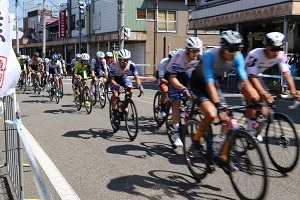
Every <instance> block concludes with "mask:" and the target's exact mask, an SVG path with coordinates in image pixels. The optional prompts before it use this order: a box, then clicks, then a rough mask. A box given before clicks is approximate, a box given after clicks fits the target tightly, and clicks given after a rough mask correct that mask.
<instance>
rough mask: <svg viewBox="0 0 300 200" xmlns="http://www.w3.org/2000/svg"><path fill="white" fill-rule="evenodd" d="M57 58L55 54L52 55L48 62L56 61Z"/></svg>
mask: <svg viewBox="0 0 300 200" xmlns="http://www.w3.org/2000/svg"><path fill="white" fill-rule="evenodd" d="M58 59H59V58H58V55H57V54H52V55H51V56H50V60H51V61H57V60H58Z"/></svg>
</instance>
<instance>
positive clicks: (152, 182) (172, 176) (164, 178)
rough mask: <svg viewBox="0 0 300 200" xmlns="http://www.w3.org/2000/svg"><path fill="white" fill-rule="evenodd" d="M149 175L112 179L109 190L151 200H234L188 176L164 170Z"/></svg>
mask: <svg viewBox="0 0 300 200" xmlns="http://www.w3.org/2000/svg"><path fill="white" fill-rule="evenodd" d="M148 174H149V176H140V175H131V176H123V177H119V178H115V179H112V180H111V181H110V183H108V184H107V188H108V189H110V190H113V191H119V192H126V193H128V194H131V195H136V196H140V197H141V199H151V200H159V199H165V198H170V199H171V198H173V199H176V198H178V197H179V196H180V197H185V198H187V199H233V198H230V197H226V196H223V195H218V194H216V192H218V191H221V189H220V188H217V187H213V186H210V185H205V184H203V185H202V184H201V183H199V182H197V181H195V180H194V179H193V178H192V177H191V176H188V175H186V174H182V173H178V172H174V171H162V170H153V171H150V172H148ZM201 188H205V189H209V190H211V193H208V192H204V193H201ZM145 191H147V192H145Z"/></svg>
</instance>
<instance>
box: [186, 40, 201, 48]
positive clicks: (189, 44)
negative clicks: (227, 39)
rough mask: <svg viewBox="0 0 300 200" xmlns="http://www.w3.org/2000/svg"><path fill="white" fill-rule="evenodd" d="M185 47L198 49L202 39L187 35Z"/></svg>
mask: <svg viewBox="0 0 300 200" xmlns="http://www.w3.org/2000/svg"><path fill="white" fill-rule="evenodd" d="M185 47H186V48H188V49H199V50H200V49H201V48H202V41H201V40H200V39H199V38H197V37H189V38H187V39H186V40H185Z"/></svg>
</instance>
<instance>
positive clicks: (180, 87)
mask: <svg viewBox="0 0 300 200" xmlns="http://www.w3.org/2000/svg"><path fill="white" fill-rule="evenodd" d="M176 76H177V74H171V75H170V83H171V84H172V85H173V86H174V87H175V88H177V89H178V90H180V91H182V90H183V89H184V88H185V87H184V85H182V84H181V83H180V82H179V81H178V79H177V78H176Z"/></svg>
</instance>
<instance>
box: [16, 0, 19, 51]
mask: <svg viewBox="0 0 300 200" xmlns="http://www.w3.org/2000/svg"><path fill="white" fill-rule="evenodd" d="M18 5H19V1H18V0H16V4H15V6H16V10H15V12H16V46H17V49H16V53H17V56H18V55H19V52H20V45H19V28H18V21H19V16H18Z"/></svg>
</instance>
